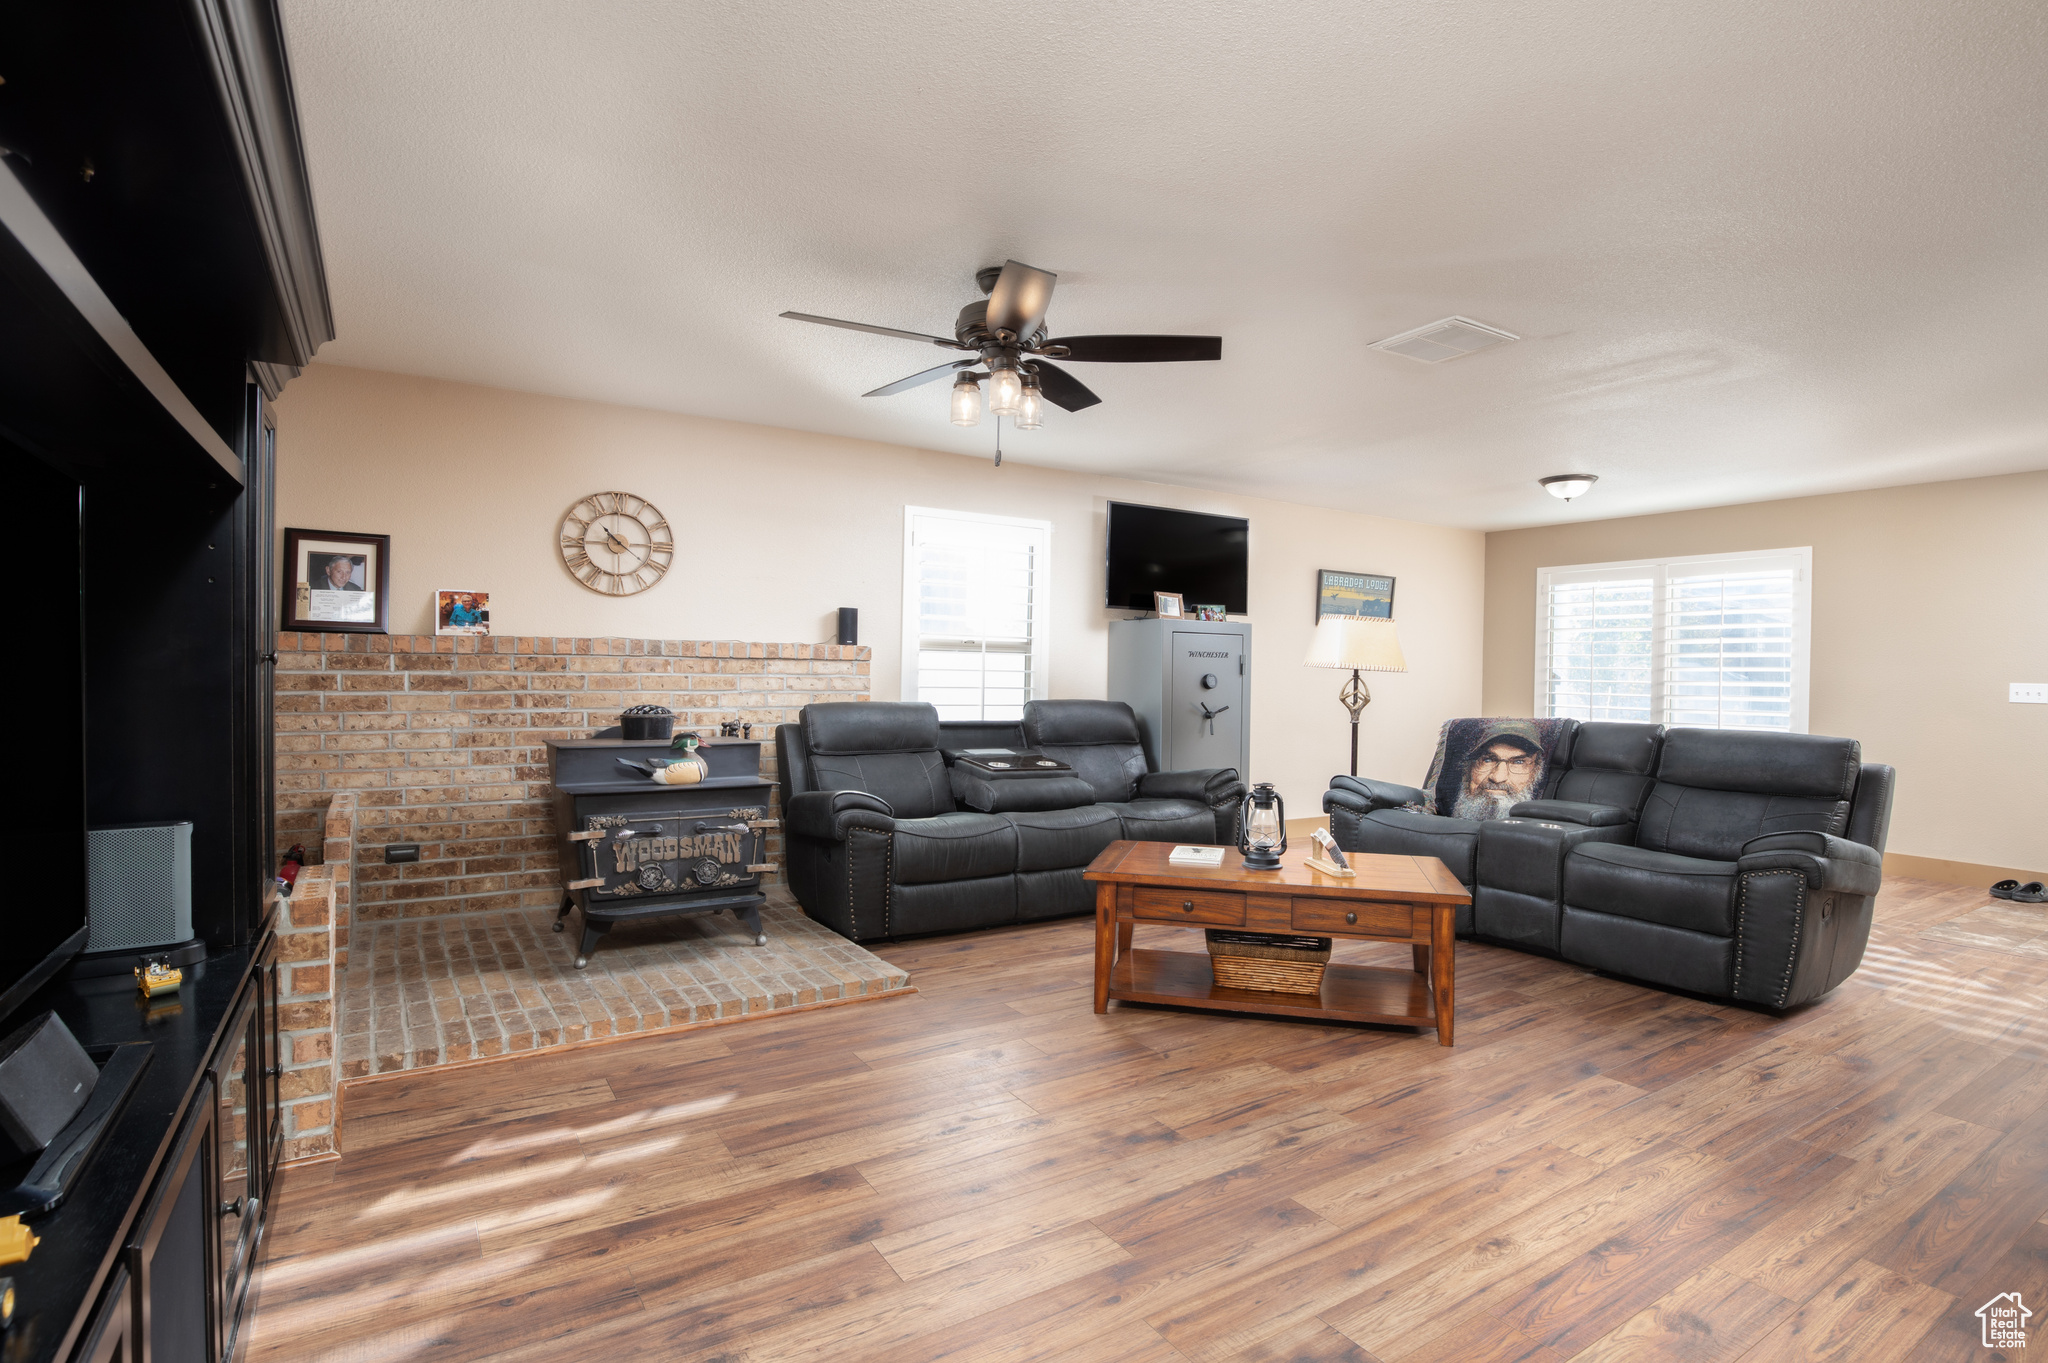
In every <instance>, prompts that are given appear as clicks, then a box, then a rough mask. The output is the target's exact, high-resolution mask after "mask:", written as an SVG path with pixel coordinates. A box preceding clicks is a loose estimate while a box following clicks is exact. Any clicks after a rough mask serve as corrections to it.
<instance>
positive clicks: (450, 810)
mask: <svg viewBox="0 0 2048 1363" xmlns="http://www.w3.org/2000/svg"><path fill="white" fill-rule="evenodd" d="M868 666H869V652H868V650H867V649H866V648H864V647H852V646H841V645H837V644H755V643H741V642H735V641H704V640H679V639H594V638H593V639H552V638H537V637H525V636H519V637H513V636H505V637H496V638H466V637H445V638H436V637H435V636H433V635H404V634H393V635H384V634H313V633H304V634H296V633H285V634H282V635H280V636H279V638H278V662H277V844H278V850H279V851H280V852H281V851H282V850H283V849H284V848H286V847H289V846H290V845H291V844H292V843H294V842H303V843H305V844H306V845H307V846H308V847H309V848H311V847H315V846H320V845H321V844H322V843H323V841H324V840H323V837H322V834H323V832H324V831H325V830H324V829H323V827H322V823H323V816H324V814H325V812H326V810H327V807H328V803H329V801H331V800H332V799H333V797H334V796H335V795H336V794H337V793H338V792H341V791H353V792H354V793H355V796H356V821H355V838H354V846H355V866H354V868H353V872H352V874H345V878H344V879H343V880H342V886H343V887H344V889H343V896H340V897H341V898H342V899H343V902H342V903H341V904H338V905H337V906H336V914H335V925H334V931H335V947H336V953H337V957H338V959H341V960H346V958H347V949H348V930H349V925H350V923H352V922H354V921H357V920H362V921H372V920H386V919H399V918H437V917H442V916H444V915H448V914H456V913H485V912H490V911H493V910H501V909H509V908H528V907H539V906H545V907H549V908H552V907H554V906H555V905H557V904H559V903H560V902H561V894H562V890H561V884H562V877H561V872H560V867H559V866H558V864H557V859H556V856H555V826H554V812H553V808H552V805H551V804H550V786H549V782H548V754H547V748H546V746H545V743H546V741H547V740H548V739H550V738H558V739H570V738H588V737H590V736H591V735H592V734H593V733H595V732H596V731H597V730H599V729H601V728H605V727H606V726H608V725H612V724H616V723H618V714H619V711H620V710H622V709H624V708H626V707H628V706H632V705H648V704H653V705H666V706H668V707H669V708H670V709H671V710H674V711H675V712H676V725H677V728H678V729H689V730H695V731H696V732H698V733H701V734H704V735H706V736H707V737H708V736H714V735H716V734H717V732H718V726H719V725H720V724H721V723H723V722H724V721H727V720H738V721H741V722H743V723H750V724H752V725H753V726H754V731H753V737H755V738H757V739H760V740H761V759H762V762H761V765H762V774H763V776H765V777H767V778H768V779H770V780H773V779H774V776H775V743H774V726H775V725H777V724H780V723H788V722H793V721H794V720H795V719H796V717H797V712H798V711H799V710H801V709H802V708H803V707H804V706H805V705H808V704H810V703H812V702H813V701H841V700H844V701H861V700H866V699H868V694H869V693H868V686H869V681H868ZM775 816H776V817H778V818H779V817H780V809H779V803H778V807H777V809H776V811H775ZM394 842H416V843H418V844H419V845H420V859H419V860H418V861H417V862H414V863H410V864H405V865H398V866H387V865H385V864H384V848H385V846H386V845H387V844H389V843H394ZM769 856H770V858H771V859H772V860H774V861H776V862H777V863H778V864H779V863H780V861H781V858H782V845H781V838H780V836H779V834H778V835H776V836H773V837H771V839H770V843H769ZM768 879H770V880H777V879H780V875H779V873H778V874H776V875H773V876H770V877H768Z"/></svg>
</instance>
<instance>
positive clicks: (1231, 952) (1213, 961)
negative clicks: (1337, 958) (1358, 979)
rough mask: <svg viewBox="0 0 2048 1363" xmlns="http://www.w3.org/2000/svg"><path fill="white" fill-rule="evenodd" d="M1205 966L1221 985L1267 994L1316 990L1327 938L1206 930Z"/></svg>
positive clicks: (1327, 950) (1319, 988)
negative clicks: (1206, 963)
mask: <svg viewBox="0 0 2048 1363" xmlns="http://www.w3.org/2000/svg"><path fill="white" fill-rule="evenodd" d="M1208 936H1209V968H1210V970H1211V971H1213V972H1214V974H1215V977H1216V983H1217V984H1219V985H1221V986H1222V987H1223V988H1225V989H1255V990H1260V991H1262V992H1264V993H1268V994H1319V993H1321V992H1322V989H1323V969H1324V967H1326V966H1328V965H1329V963H1330V939H1329V938H1327V937H1293V936H1286V935H1282V934H1277V933H1260V932H1216V931H1213V930H1212V931H1211V932H1210V933H1209V935H1208Z"/></svg>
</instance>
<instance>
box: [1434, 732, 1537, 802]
mask: <svg viewBox="0 0 2048 1363" xmlns="http://www.w3.org/2000/svg"><path fill="white" fill-rule="evenodd" d="M1535 727H1536V726H1535V725H1533V724H1531V723H1529V722H1528V721H1527V720H1512V719H1510V720H1502V721H1500V722H1499V723H1497V724H1495V725H1493V726H1492V729H1491V731H1490V732H1488V733H1486V734H1484V735H1482V736H1481V738H1480V740H1479V746H1478V747H1477V748H1476V749H1474V751H1473V753H1472V755H1471V756H1470V757H1468V758H1466V759H1465V781H1464V784H1463V785H1462V786H1461V787H1460V788H1459V791H1458V801H1457V803H1456V804H1455V805H1453V806H1452V807H1451V813H1452V815H1453V816H1454V817H1456V818H1460V819H1504V818H1506V817H1507V815H1508V810H1509V809H1510V808H1512V807H1513V806H1515V805H1518V804H1520V803H1521V802H1522V801H1524V800H1533V799H1535V798H1536V795H1535V793H1534V792H1535V791H1537V790H1538V789H1540V788H1541V785H1542V781H1543V745H1542V743H1540V742H1538V741H1537V738H1536V734H1535V732H1534V731H1535Z"/></svg>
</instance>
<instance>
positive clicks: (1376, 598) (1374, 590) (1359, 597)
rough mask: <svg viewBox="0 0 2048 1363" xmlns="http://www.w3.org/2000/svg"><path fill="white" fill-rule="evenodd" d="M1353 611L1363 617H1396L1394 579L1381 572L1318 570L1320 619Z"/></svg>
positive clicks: (1385, 618) (1317, 598) (1350, 614)
mask: <svg viewBox="0 0 2048 1363" xmlns="http://www.w3.org/2000/svg"><path fill="white" fill-rule="evenodd" d="M1326 615H1349V616H1352V617H1354V618H1356V619H1361V620H1391V619H1393V618H1394V579H1393V578H1391V577H1382V576H1380V575H1379V574H1377V573H1340V572H1338V571H1336V570H1335V569H1331V568H1322V569H1319V570H1318V571H1317V572H1316V619H1318V620H1320V619H1322V618H1323V617H1324V616H1326Z"/></svg>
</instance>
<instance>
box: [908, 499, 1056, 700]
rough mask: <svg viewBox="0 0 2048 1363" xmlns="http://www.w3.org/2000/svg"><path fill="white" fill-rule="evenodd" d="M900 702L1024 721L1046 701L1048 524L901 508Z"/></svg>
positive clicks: (966, 513)
mask: <svg viewBox="0 0 2048 1363" xmlns="http://www.w3.org/2000/svg"><path fill="white" fill-rule="evenodd" d="M903 533H904V543H903V698H904V699H905V700H921V701H926V702H928V703H930V704H931V705H934V706H936V707H937V708H938V711H939V718H940V719H1021V718H1022V717H1023V715H1024V702H1025V701H1027V700H1032V699H1034V698H1036V697H1039V696H1043V695H1044V694H1045V612H1046V601H1047V596H1046V551H1047V547H1048V542H1049V541H1050V540H1051V538H1052V525H1051V523H1050V522H1048V521H1031V520H1018V519H1016V518H1014V517H1009V516H982V515H977V514H975V513H972V512H967V511H937V510H933V509H932V508H930V507H921V506H913V507H906V508H904V524H903Z"/></svg>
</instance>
